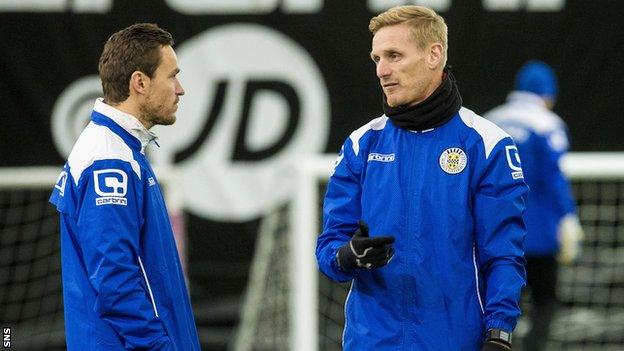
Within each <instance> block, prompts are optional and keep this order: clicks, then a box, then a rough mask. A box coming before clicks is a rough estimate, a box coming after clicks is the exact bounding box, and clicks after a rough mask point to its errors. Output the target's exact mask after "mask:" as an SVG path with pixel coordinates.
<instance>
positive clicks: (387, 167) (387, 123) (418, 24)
mask: <svg viewBox="0 0 624 351" xmlns="http://www.w3.org/2000/svg"><path fill="white" fill-rule="evenodd" d="M369 29H370V31H371V33H372V34H373V39H372V51H371V53H370V57H371V60H372V62H373V63H374V65H375V69H376V74H377V78H378V79H379V84H380V86H381V89H382V91H383V101H382V103H383V110H384V112H385V114H384V115H383V116H381V117H379V118H375V119H373V120H372V121H370V122H369V123H367V124H365V125H364V126H362V127H361V128H359V129H357V130H356V131H354V132H353V133H352V134H351V135H350V136H349V137H348V138H347V139H346V141H345V143H344V144H343V147H342V150H341V152H340V154H339V155H338V159H337V160H336V164H335V166H334V171H333V174H332V176H331V177H330V180H329V184H328V188H327V193H326V195H325V201H324V204H323V232H322V233H321V235H320V236H319V237H318V240H317V247H316V257H317V260H318V265H319V268H320V270H321V271H322V272H323V273H324V274H325V275H327V276H328V277H329V278H331V279H333V280H336V281H341V282H344V281H351V282H352V283H351V291H350V293H349V296H348V298H347V301H346V303H345V309H346V311H345V315H346V323H345V330H344V337H343V349H344V350H345V351H366V350H371V351H373V350H374V351H381V350H432V351H433V350H435V351H444V350H446V351H457V350H464V351H477V350H488V351H489V350H511V332H512V331H513V329H514V327H515V326H516V321H517V318H518V316H519V315H520V309H519V307H518V302H519V300H520V295H521V291H522V287H523V286H524V284H525V270H524V264H525V260H524V252H523V251H522V242H523V240H524V235H525V226H524V222H523V220H522V214H523V211H524V196H525V194H526V192H527V190H528V189H527V186H526V184H525V183H524V181H523V179H522V169H521V166H520V164H519V162H518V159H517V157H516V153H517V149H516V147H515V145H514V143H513V141H512V139H511V137H509V135H507V134H506V133H505V132H504V131H502V130H501V129H500V128H498V127H497V126H496V125H495V124H494V123H491V122H489V121H487V120H485V119H483V118H482V117H480V116H478V115H476V114H475V113H474V112H472V111H471V110H469V109H467V108H465V107H462V99H461V96H460V94H459V90H458V87H457V84H456V82H455V78H454V77H453V75H452V73H451V72H450V70H449V69H447V68H446V61H447V49H448V46H447V42H448V41H447V31H448V29H447V26H446V23H445V22H444V19H443V18H442V17H441V16H439V15H438V14H437V13H436V12H434V11H433V10H431V9H429V8H426V7H422V6H400V7H395V8H392V9H390V10H388V11H386V12H384V13H382V14H380V15H379V16H376V17H374V18H373V19H371V21H370V25H369Z"/></svg>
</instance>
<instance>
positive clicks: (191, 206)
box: [151, 24, 330, 221]
mask: <svg viewBox="0 0 624 351" xmlns="http://www.w3.org/2000/svg"><path fill="white" fill-rule="evenodd" d="M177 52H178V57H179V62H178V64H179V67H180V69H181V72H180V81H181V83H182V86H183V87H184V89H185V90H186V95H184V96H182V97H181V99H180V109H179V110H178V112H177V122H176V123H175V124H174V125H173V126H166V127H164V126H158V127H155V128H154V129H153V130H154V131H155V132H156V133H157V134H158V136H159V137H160V142H159V144H160V145H161V149H160V150H154V152H153V153H152V154H151V156H154V161H155V163H156V164H159V163H160V164H165V165H171V164H173V165H175V166H176V167H177V169H178V171H179V174H180V175H181V178H182V179H181V180H182V184H180V185H179V186H181V187H182V188H183V189H182V190H183V192H184V194H183V196H184V204H185V207H186V208H187V209H188V210H190V211H191V212H193V213H194V214H196V215H198V216H201V217H204V218H210V219H216V220H226V221H232V220H239V221H243V220H250V219H253V218H257V217H258V216H261V215H263V214H264V213H265V212H266V211H268V210H269V209H271V208H274V207H275V206H279V205H280V204H282V203H284V202H285V201H286V200H287V199H289V198H290V196H291V195H292V193H293V191H294V186H295V184H294V179H293V172H292V171H291V170H292V164H294V163H295V162H297V161H298V160H301V159H302V158H305V157H306V155H309V154H317V153H320V152H323V150H324V149H325V147H326V145H327V138H328V136H329V124H330V105H329V96H328V93H327V87H326V85H325V82H324V80H323V76H322V74H321V72H320V70H319V69H318V67H317V65H316V63H315V62H314V60H313V59H312V57H311V56H310V55H309V54H308V52H307V51H306V50H305V49H304V48H302V47H301V46H300V45H299V44H298V43H296V42H295V41H293V40H292V39H290V38H288V37H287V36H285V35H284V34H282V33H280V32H278V31H276V30H273V29H271V28H268V27H264V26H260V25H252V24H230V25H225V26H221V27H216V28H214V29H210V30H208V31H206V32H204V33H202V34H199V35H198V36H196V37H194V38H192V39H190V40H187V41H185V42H184V43H183V44H182V45H181V46H180V47H179V48H178V49H177Z"/></svg>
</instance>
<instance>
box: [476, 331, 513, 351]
mask: <svg viewBox="0 0 624 351" xmlns="http://www.w3.org/2000/svg"><path fill="white" fill-rule="evenodd" d="M482 351H511V333H509V332H506V331H504V330H501V329H488V332H487V336H486V338H485V344H483V349H482Z"/></svg>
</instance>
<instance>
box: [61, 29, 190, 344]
mask: <svg viewBox="0 0 624 351" xmlns="http://www.w3.org/2000/svg"><path fill="white" fill-rule="evenodd" d="M172 45H173V38H172V37H171V34H170V33H168V32H167V31H165V30H163V29H161V28H159V27H158V26H156V25H155V24H150V23H138V24H135V25H132V26H130V27H128V28H126V29H123V30H121V31H119V32H116V33H114V34H113V35H112V36H111V37H110V38H109V39H108V41H107V42H106V44H105V45H104V50H103V52H102V55H101V57H100V62H99V67H98V68H99V73H100V78H101V80H102V88H103V91H104V99H97V100H96V101H95V105H94V107H93V112H92V114H91V122H90V123H89V124H88V125H87V127H86V128H85V129H84V130H83V132H82V134H81V135H80V137H79V138H78V141H76V144H75V145H74V148H73V150H72V152H71V154H70V155H69V158H68V160H67V163H66V164H65V166H64V168H63V171H62V172H61V174H60V176H59V178H58V180H57V183H56V185H55V186H54V189H53V192H52V196H51V197H50V202H51V203H52V204H54V205H55V206H56V208H57V210H58V212H59V213H60V225H61V262H62V272H63V273H62V276H63V300H64V307H65V331H66V333H65V336H66V341H67V349H68V350H70V351H71V350H76V351H78V350H80V351H87V350H106V351H111V350H167V351H169V350H171V351H173V350H189V351H190V350H193V351H195V350H200V346H199V338H198V336H197V329H196V327H195V320H194V318H193V311H192V309H191V303H190V298H189V294H188V290H187V288H186V283H185V281H184V275H183V272H182V267H181V265H180V258H179V257H178V252H177V250H176V244H175V242H174V237H173V231H172V228H171V223H170V222H169V217H168V214H167V208H166V206H165V202H164V200H163V196H162V193H161V190H160V186H159V184H158V180H157V179H156V175H155V174H154V172H153V170H152V168H151V166H150V164H149V161H148V160H147V158H146V157H145V149H146V148H147V147H148V146H149V145H150V144H152V143H154V142H155V140H156V135H155V134H154V133H153V132H151V131H150V130H149V129H150V128H151V127H153V126H154V125H158V124H160V125H171V124H173V123H174V122H175V120H176V115H175V113H176V111H177V108H178V101H179V100H180V96H182V95H184V89H183V88H182V86H181V85H180V82H179V81H178V78H177V75H178V73H179V72H180V68H179V67H178V61H177V57H176V54H175V52H174V50H173V48H172Z"/></svg>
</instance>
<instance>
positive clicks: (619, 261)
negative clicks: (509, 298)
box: [231, 152, 624, 351]
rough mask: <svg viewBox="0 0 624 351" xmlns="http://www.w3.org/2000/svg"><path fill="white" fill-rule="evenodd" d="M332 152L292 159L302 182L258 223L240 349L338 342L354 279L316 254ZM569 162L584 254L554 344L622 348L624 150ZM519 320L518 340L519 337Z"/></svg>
mask: <svg viewBox="0 0 624 351" xmlns="http://www.w3.org/2000/svg"><path fill="white" fill-rule="evenodd" d="M335 159H336V155H319V156H317V157H310V158H307V159H303V160H300V161H301V162H299V163H297V164H296V165H294V166H293V169H294V171H295V174H296V176H297V188H296V190H295V192H294V194H293V198H292V201H291V202H290V203H289V204H287V205H285V206H283V207H281V208H279V209H276V210H275V211H272V212H271V213H270V214H269V215H267V217H266V219H265V221H264V223H263V226H262V228H261V230H260V233H259V237H258V244H257V245H258V247H260V246H263V244H265V245H264V246H263V248H262V250H261V251H259V250H256V254H255V257H254V260H253V262H252V270H251V274H250V279H249V282H250V283H249V285H248V289H247V294H246V300H245V303H244V306H243V312H242V318H241V323H240V326H239V330H238V333H237V336H236V338H234V339H233V341H232V345H231V346H232V347H231V348H232V349H233V350H236V351H246V350H297V351H317V350H323V351H331V350H340V349H341V337H342V323H343V322H344V315H343V313H344V311H343V306H342V303H343V302H344V296H345V295H346V290H347V289H348V287H349V284H346V285H345V284H336V283H333V282H330V281H329V280H328V279H327V278H326V277H324V276H322V275H321V274H320V273H319V272H318V268H317V264H316V260H315V257H314V252H315V245H316V237H317V235H318V234H319V233H320V231H321V230H322V228H321V215H322V214H321V210H322V208H321V205H322V197H323V195H324V191H325V190H324V185H325V183H326V181H327V179H328V177H329V174H330V172H331V170H332V168H333V164H334V161H335ZM562 168H563V169H564V172H565V173H566V174H567V175H568V176H569V178H570V180H571V182H572V187H573V191H574V193H575V195H576V198H577V201H578V203H579V215H580V218H581V221H582V224H583V226H584V229H585V231H586V235H587V238H586V241H585V243H584V246H585V247H584V255H583V257H582V258H581V259H580V260H579V261H578V262H577V263H575V264H574V265H572V266H567V267H562V268H561V273H560V284H559V287H558V293H559V296H560V299H561V301H562V308H561V309H560V312H559V313H558V314H557V316H556V318H555V322H554V324H553V327H552V332H551V336H550V342H549V350H621V349H624V152H623V153H610V152H603V153H594V152H592V153H570V154H569V155H567V156H566V157H565V158H564V159H563V160H562ZM294 238H296V240H292V239H294ZM267 243H268V244H267ZM258 267H263V269H256V268H258ZM276 287H280V288H279V289H277V288H276ZM523 323H525V324H526V320H525V319H523V320H522V322H521V323H520V324H523ZM520 324H519V325H520ZM519 329H520V328H518V329H517V330H516V331H517V333H516V334H519V335H518V338H516V340H518V341H519V342H520V343H521V340H522V336H523V335H522V334H523V331H522V330H519ZM569 331H575V333H570V332H569Z"/></svg>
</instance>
